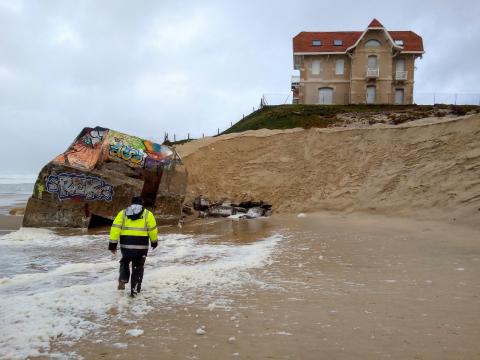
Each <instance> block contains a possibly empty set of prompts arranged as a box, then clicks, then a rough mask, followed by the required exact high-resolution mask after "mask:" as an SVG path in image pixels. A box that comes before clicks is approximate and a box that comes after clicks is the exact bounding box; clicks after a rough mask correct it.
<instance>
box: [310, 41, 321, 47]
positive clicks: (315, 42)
mask: <svg viewBox="0 0 480 360" xmlns="http://www.w3.org/2000/svg"><path fill="white" fill-rule="evenodd" d="M312 45H313V46H322V41H321V40H312Z"/></svg>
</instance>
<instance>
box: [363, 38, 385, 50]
mask: <svg viewBox="0 0 480 360" xmlns="http://www.w3.org/2000/svg"><path fill="white" fill-rule="evenodd" d="M380 46H382V43H381V42H380V41H378V40H375V39H370V40H368V41H367V42H366V43H365V47H370V48H377V47H380Z"/></svg>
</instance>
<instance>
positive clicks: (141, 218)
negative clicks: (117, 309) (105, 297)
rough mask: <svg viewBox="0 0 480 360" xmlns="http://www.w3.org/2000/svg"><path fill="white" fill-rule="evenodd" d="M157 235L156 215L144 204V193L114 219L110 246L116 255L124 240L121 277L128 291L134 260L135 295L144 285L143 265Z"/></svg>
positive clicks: (132, 289)
mask: <svg viewBox="0 0 480 360" xmlns="http://www.w3.org/2000/svg"><path fill="white" fill-rule="evenodd" d="M157 237H158V229H157V222H156V220H155V216H153V214H152V212H151V211H148V210H147V209H145V208H144V207H143V199H142V198H141V197H140V196H135V197H133V198H132V201H131V205H130V206H129V207H127V208H126V209H125V210H121V211H120V212H119V213H118V214H117V216H116V217H115V220H114V221H113V224H112V227H111V229H110V243H109V245H108V249H109V250H110V251H111V252H112V254H114V255H115V254H116V252H117V244H118V242H119V240H120V250H121V252H122V259H121V260H120V276H119V278H118V289H119V290H124V289H125V284H127V283H128V281H129V279H130V263H132V276H131V279H130V287H131V292H130V296H131V297H135V296H136V295H137V294H138V293H139V292H140V290H141V288H142V279H143V267H144V265H145V259H146V257H147V253H148V245H149V243H150V244H151V246H152V248H153V249H155V248H156V247H157V245H158V241H157Z"/></svg>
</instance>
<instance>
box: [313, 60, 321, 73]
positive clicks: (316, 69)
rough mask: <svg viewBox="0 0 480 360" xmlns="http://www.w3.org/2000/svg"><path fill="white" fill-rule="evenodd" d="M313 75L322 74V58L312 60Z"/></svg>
mask: <svg viewBox="0 0 480 360" xmlns="http://www.w3.org/2000/svg"><path fill="white" fill-rule="evenodd" d="M312 75H320V60H313V61H312Z"/></svg>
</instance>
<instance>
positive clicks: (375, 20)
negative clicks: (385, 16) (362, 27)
mask: <svg viewBox="0 0 480 360" xmlns="http://www.w3.org/2000/svg"><path fill="white" fill-rule="evenodd" d="M368 27H382V28H383V27H385V26H383V25H382V24H381V23H380V21H378V20H377V19H373V20H372V22H371V23H370V24H369V25H368Z"/></svg>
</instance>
